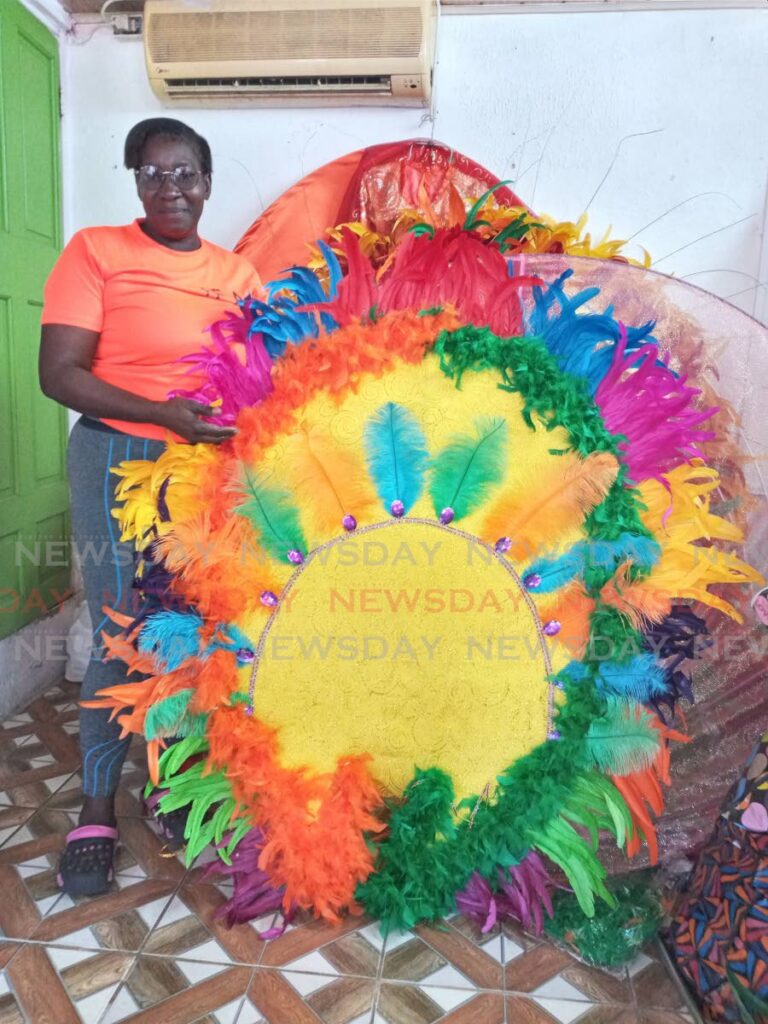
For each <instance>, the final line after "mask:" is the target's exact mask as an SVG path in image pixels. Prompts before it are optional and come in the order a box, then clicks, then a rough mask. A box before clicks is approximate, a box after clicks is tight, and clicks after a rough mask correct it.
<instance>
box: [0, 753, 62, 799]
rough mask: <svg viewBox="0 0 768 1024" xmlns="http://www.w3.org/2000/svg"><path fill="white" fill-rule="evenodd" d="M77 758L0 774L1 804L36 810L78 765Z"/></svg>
mask: <svg viewBox="0 0 768 1024" xmlns="http://www.w3.org/2000/svg"><path fill="white" fill-rule="evenodd" d="M78 763H79V762H78V760H77V759H76V758H72V759H70V760H69V761H60V762H56V763H51V764H46V765H42V766H37V767H30V768H29V769H28V770H26V771H23V772H16V773H8V774H0V796H2V802H3V806H6V807H8V806H13V807H30V808H32V809H33V810H36V809H37V808H39V807H42V806H43V804H44V803H46V802H47V801H48V800H49V798H50V797H51V794H53V793H56V792H57V791H58V790H59V789H60V788H61V787H62V786H63V785H64V784H65V783H66V782H68V781H69V779H70V778H71V777H72V773H73V772H74V771H75V769H76V768H77V767H78Z"/></svg>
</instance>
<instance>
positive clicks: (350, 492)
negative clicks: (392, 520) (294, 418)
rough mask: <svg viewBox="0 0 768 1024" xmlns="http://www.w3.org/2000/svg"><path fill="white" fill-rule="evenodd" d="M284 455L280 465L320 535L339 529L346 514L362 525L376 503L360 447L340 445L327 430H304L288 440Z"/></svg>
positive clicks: (303, 512)
mask: <svg viewBox="0 0 768 1024" xmlns="http://www.w3.org/2000/svg"><path fill="white" fill-rule="evenodd" d="M285 456H286V457H285V459H284V461H283V465H282V467H281V469H283V470H284V472H285V479H286V480H287V482H288V484H289V485H290V487H291V489H292V491H293V495H294V501H295V503H296V505H297V506H298V507H299V508H301V510H302V520H308V525H309V527H310V532H312V531H314V533H315V534H316V535H317V538H318V539H322V540H325V539H327V538H328V536H329V535H330V536H333V535H334V534H338V533H340V532H341V531H342V525H341V521H342V519H343V518H344V516H345V515H352V516H354V517H355V519H356V520H357V522H358V523H359V524H361V525H362V522H363V519H364V518H365V516H366V514H367V513H368V512H369V510H370V509H371V508H372V507H374V506H376V505H377V498H376V492H375V491H374V489H373V485H372V484H371V481H370V479H369V477H368V473H367V471H366V468H365V463H364V461H363V456H362V454H361V452H360V451H359V450H357V449H353V448H342V447H340V446H337V445H335V444H334V442H333V440H332V439H331V438H329V437H328V435H327V434H325V433H320V432H319V431H311V430H302V431H299V432H298V433H297V434H294V436H293V437H292V438H290V439H289V440H288V442H287V444H286V448H285Z"/></svg>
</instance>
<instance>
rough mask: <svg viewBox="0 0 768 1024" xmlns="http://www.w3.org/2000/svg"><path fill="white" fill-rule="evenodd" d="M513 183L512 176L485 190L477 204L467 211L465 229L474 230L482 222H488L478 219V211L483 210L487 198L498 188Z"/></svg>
mask: <svg viewBox="0 0 768 1024" xmlns="http://www.w3.org/2000/svg"><path fill="white" fill-rule="evenodd" d="M511 184H512V179H511V178H510V179H509V180H506V181H499V182H497V183H496V184H495V185H494V186H493V188H489V189H488V191H487V192H483V194H482V195H481V196H480V198H479V199H478V200H477V202H475V204H474V205H473V206H472V209H471V210H470V211H469V212H468V213H467V217H466V220H465V221H464V230H465V231H472V230H473V229H474V228H477V227H480V225H481V224H487V223H488V221H483V220H476V219H475V218H476V217H477V215H478V213H479V212H480V211H481V210H482V208H483V206H484V205H485V202H486V200H487V199H489V198H490V196H492V195H493V193H494V192H495V191H496V190H497V189H500V188H504V186H505V185H511Z"/></svg>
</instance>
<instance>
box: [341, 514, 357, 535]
mask: <svg viewBox="0 0 768 1024" xmlns="http://www.w3.org/2000/svg"><path fill="white" fill-rule="evenodd" d="M341 525H342V526H343V527H344V529H345V530H346V531H347V533H351V532H352V531H353V530H356V529H357V520H356V519H355V517H354V516H351V515H349V514H347V515H345V516H344V518H343V519H342V520H341Z"/></svg>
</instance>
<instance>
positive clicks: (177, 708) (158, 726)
mask: <svg viewBox="0 0 768 1024" xmlns="http://www.w3.org/2000/svg"><path fill="white" fill-rule="evenodd" d="M193 694H194V691H193V690H179V692H178V693H174V694H173V696H171V697H166V698H165V700H161V701H159V702H158V703H157V704H153V705H152V707H151V708H148V709H147V714H146V717H145V719H144V735H145V737H146V738H147V739H148V740H156V739H158V737H162V736H177V735H179V733H178V726H179V724H180V723H181V721H182V719H184V718H185V716H186V715H187V713H188V709H189V702H190V701H191V700H192V697H193Z"/></svg>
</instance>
